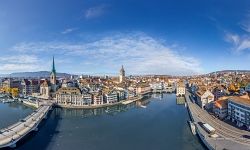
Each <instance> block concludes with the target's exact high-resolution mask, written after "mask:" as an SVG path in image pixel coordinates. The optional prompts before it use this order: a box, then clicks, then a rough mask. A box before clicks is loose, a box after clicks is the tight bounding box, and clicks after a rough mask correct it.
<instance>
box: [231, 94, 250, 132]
mask: <svg viewBox="0 0 250 150" xmlns="http://www.w3.org/2000/svg"><path fill="white" fill-rule="evenodd" d="M228 118H229V119H231V121H232V122H236V124H237V126H239V127H242V126H246V127H247V129H248V130H250V100H249V99H246V98H241V97H231V98H229V99H228Z"/></svg>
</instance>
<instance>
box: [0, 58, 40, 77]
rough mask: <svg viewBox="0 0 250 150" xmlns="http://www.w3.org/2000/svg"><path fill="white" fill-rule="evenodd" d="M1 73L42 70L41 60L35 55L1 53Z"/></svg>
mask: <svg viewBox="0 0 250 150" xmlns="http://www.w3.org/2000/svg"><path fill="white" fill-rule="evenodd" d="M0 66H1V67H0V71H1V73H12V72H25V71H38V70H42V69H43V66H41V60H39V59H38V58H37V57H36V56H35V55H22V54H21V55H19V54H14V55H11V56H4V55H2V56H1V58H0Z"/></svg>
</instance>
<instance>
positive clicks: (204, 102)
mask: <svg viewBox="0 0 250 150" xmlns="http://www.w3.org/2000/svg"><path fill="white" fill-rule="evenodd" d="M196 101H197V104H198V105H199V106H200V107H201V108H206V109H210V108H212V107H213V102H214V95H213V93H211V92H210V91H209V90H198V91H197V92H196Z"/></svg>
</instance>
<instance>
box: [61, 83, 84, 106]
mask: <svg viewBox="0 0 250 150" xmlns="http://www.w3.org/2000/svg"><path fill="white" fill-rule="evenodd" d="M56 103H57V104H59V105H73V106H82V105H85V103H84V99H83V97H82V94H81V91H80V90H79V89H78V88H75V87H62V88H60V89H59V90H58V91H57V92H56Z"/></svg>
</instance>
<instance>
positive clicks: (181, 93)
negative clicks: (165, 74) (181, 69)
mask: <svg viewBox="0 0 250 150" xmlns="http://www.w3.org/2000/svg"><path fill="white" fill-rule="evenodd" d="M185 93H186V88H185V84H184V83H183V82H181V83H178V84H177V86H176V96H184V95H185Z"/></svg>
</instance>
